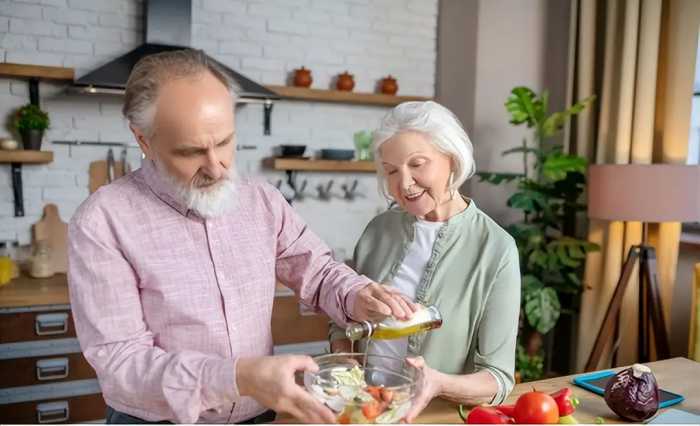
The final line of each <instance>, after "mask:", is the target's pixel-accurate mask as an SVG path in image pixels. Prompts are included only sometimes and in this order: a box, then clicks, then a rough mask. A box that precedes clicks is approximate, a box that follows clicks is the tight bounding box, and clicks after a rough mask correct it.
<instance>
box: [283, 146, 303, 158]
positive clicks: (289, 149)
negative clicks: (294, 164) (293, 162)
mask: <svg viewBox="0 0 700 426" xmlns="http://www.w3.org/2000/svg"><path fill="white" fill-rule="evenodd" d="M304 151H306V145H280V146H279V147H278V149H277V156H278V157H301V156H303V155H304Z"/></svg>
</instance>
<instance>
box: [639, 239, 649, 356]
mask: <svg viewBox="0 0 700 426" xmlns="http://www.w3.org/2000/svg"><path fill="white" fill-rule="evenodd" d="M644 262H645V258H644V255H643V254H642V253H641V252H640V256H639V295H638V296H637V299H638V301H639V321H638V324H639V331H638V333H639V335H638V337H637V358H638V361H639V362H649V358H650V355H649V309H648V307H649V301H648V297H647V288H648V287H649V281H648V280H647V274H646V268H645V263H644Z"/></svg>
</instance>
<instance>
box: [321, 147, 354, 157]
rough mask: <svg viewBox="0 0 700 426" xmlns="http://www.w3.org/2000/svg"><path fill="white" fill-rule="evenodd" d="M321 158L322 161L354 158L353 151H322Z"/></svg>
mask: <svg viewBox="0 0 700 426" xmlns="http://www.w3.org/2000/svg"><path fill="white" fill-rule="evenodd" d="M321 158H322V159H324V160H352V159H353V158H355V150H354V149H322V150H321Z"/></svg>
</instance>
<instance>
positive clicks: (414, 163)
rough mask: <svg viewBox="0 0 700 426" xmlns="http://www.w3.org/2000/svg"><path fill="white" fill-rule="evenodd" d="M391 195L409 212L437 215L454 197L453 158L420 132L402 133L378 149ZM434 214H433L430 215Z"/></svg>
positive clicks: (424, 216) (415, 214) (425, 215)
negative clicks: (452, 191)
mask: <svg viewBox="0 0 700 426" xmlns="http://www.w3.org/2000/svg"><path fill="white" fill-rule="evenodd" d="M379 150H380V154H381V158H382V166H383V169H384V175H385V176H386V181H387V186H388V190H389V194H390V195H391V196H392V197H393V198H394V200H395V201H396V202H397V203H398V204H399V206H401V208H403V209H404V210H405V211H406V212H408V213H410V214H412V215H414V216H417V217H421V218H426V217H429V216H435V213H436V211H437V210H441V206H443V204H445V203H447V202H449V201H450V200H451V198H452V197H451V195H450V191H449V188H448V185H449V182H448V181H449V177H450V173H451V172H452V161H451V159H450V157H449V156H448V155H446V154H443V153H442V152H440V151H438V150H437V148H436V147H435V146H434V145H433V144H432V143H431V142H430V140H429V136H427V135H425V134H423V133H420V132H412V131H407V132H400V133H397V134H396V135H395V136H394V137H392V138H391V139H390V140H388V141H386V142H384V143H383V144H382V145H381V147H380V148H379ZM431 213H432V214H431Z"/></svg>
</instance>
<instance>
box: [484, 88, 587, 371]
mask: <svg viewBox="0 0 700 426" xmlns="http://www.w3.org/2000/svg"><path fill="white" fill-rule="evenodd" d="M593 100H594V97H590V98H587V99H584V100H582V101H580V102H577V103H575V104H574V105H572V106H571V107H570V108H568V109H566V110H564V111H561V112H554V113H549V110H548V94H547V92H546V91H545V92H543V93H542V94H541V95H537V94H536V93H534V92H533V91H532V90H531V89H529V88H527V87H516V88H514V89H513V90H512V91H511V95H510V97H509V98H508V100H507V101H506V104H505V106H506V109H507V111H508V113H509V114H510V122H511V123H512V124H514V125H516V126H517V125H522V124H525V125H526V126H527V127H528V128H531V129H533V130H534V134H533V139H534V141H533V143H531V144H528V140H527V139H523V142H522V145H520V146H517V147H514V148H512V149H509V150H507V151H504V152H503V155H504V156H507V155H515V154H517V155H520V156H522V164H523V171H522V172H521V173H493V172H480V173H478V176H479V178H480V180H481V181H486V182H489V183H491V184H494V185H499V184H503V183H508V182H515V183H517V189H516V191H515V193H514V194H513V195H511V197H510V198H509V199H508V201H507V204H508V206H509V207H511V208H514V209H518V210H521V211H522V213H523V219H522V220H521V221H519V222H517V223H513V224H511V225H509V226H507V227H506V230H507V231H508V232H509V233H510V234H511V235H512V236H513V238H514V239H515V241H516V243H517V245H518V251H519V254H520V269H521V274H522V298H521V300H522V302H521V303H522V305H521V312H523V313H524V321H522V324H523V326H522V327H521V328H522V329H521V333H520V336H521V337H520V344H519V347H518V354H517V360H518V364H519V365H518V366H516V367H518V370H520V371H521V375H523V378H525V377H527V378H528V379H535V378H537V376H538V373H537V372H536V371H535V370H536V369H537V367H539V369H540V372H539V374H540V375H541V373H542V372H541V369H542V362H540V361H541V356H542V350H541V346H542V344H541V342H542V335H544V334H546V333H547V332H549V331H550V330H551V329H552V328H553V327H554V326H555V325H556V323H557V321H558V319H559V316H560V314H561V311H562V306H561V303H560V298H559V295H561V294H563V293H569V294H578V293H579V292H580V290H581V278H580V277H581V275H582V268H583V261H584V259H585V257H586V253H587V252H589V251H593V250H597V249H598V247H597V246H596V245H595V244H592V243H589V242H587V241H584V240H581V239H577V238H575V236H574V230H573V226H572V225H573V223H574V220H575V216H576V213H577V212H580V211H583V210H585V205H584V204H582V203H581V202H580V198H581V194H582V193H583V190H584V187H585V183H586V180H585V170H586V165H587V162H586V159H585V158H583V157H580V156H576V155H570V154H567V153H565V152H564V149H563V146H562V145H561V144H557V143H555V142H554V141H553V140H552V138H553V136H555V135H556V134H557V133H558V132H559V131H560V130H561V129H562V128H563V126H564V125H565V124H566V122H567V121H568V120H569V119H570V118H571V117H572V116H574V115H576V114H578V113H579V112H581V111H583V109H584V108H586V107H587V106H588V105H589V104H591V103H592V102H593ZM521 316H523V315H521ZM523 339H526V341H523ZM523 369H525V370H526V372H523V371H522V370H523Z"/></svg>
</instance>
